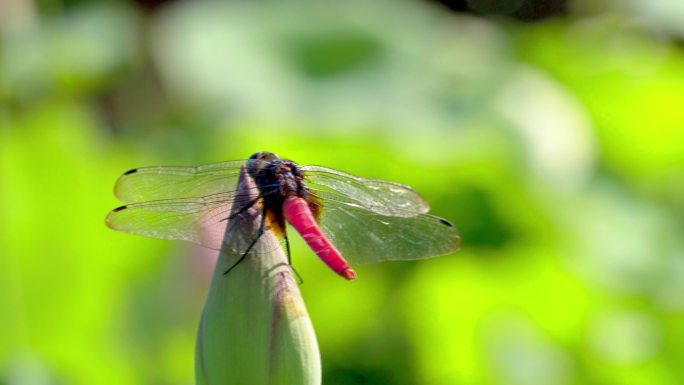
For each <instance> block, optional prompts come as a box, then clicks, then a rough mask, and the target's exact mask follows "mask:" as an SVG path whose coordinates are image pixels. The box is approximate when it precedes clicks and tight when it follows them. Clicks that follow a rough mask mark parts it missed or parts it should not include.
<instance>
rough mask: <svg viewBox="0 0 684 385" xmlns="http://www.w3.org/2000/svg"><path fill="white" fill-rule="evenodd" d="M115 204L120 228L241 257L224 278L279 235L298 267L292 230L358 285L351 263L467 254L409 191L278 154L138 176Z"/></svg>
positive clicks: (124, 180)
mask: <svg viewBox="0 0 684 385" xmlns="http://www.w3.org/2000/svg"><path fill="white" fill-rule="evenodd" d="M241 175H243V177H244V175H247V176H248V178H250V179H251V180H250V182H251V184H250V187H248V188H247V190H248V192H251V194H247V195H245V194H244V191H243V192H242V193H241V192H240V189H239V188H238V185H239V181H240V178H241ZM243 190H244V189H243ZM115 195H116V196H117V197H118V198H119V199H120V200H121V201H123V202H124V203H125V205H124V206H120V207H117V208H115V209H114V210H112V211H111V212H110V213H109V214H108V216H107V218H106V223H107V225H108V226H109V227H110V228H112V229H114V230H118V231H122V232H125V233H132V234H138V235H142V236H147V237H152V238H160V239H172V240H184V241H190V242H194V243H197V244H200V245H202V246H205V247H208V248H210V249H215V250H227V251H229V252H232V253H234V254H236V255H239V256H240V257H239V259H238V260H237V262H235V263H234V264H233V265H232V266H231V267H230V268H228V269H227V270H226V271H225V272H224V274H227V273H228V272H230V271H231V270H232V269H233V268H235V267H236V266H237V265H238V264H239V263H240V262H242V261H243V260H244V259H245V258H246V257H247V256H248V255H249V254H250V252H253V251H254V250H259V248H258V247H255V246H257V245H258V243H259V242H260V241H261V240H262V239H263V235H264V234H265V233H266V232H269V231H271V232H273V233H275V234H276V235H278V236H280V238H281V239H284V243H285V247H286V250H287V257H288V263H289V264H290V266H291V257H290V243H289V239H288V237H287V228H286V227H287V226H286V224H288V223H289V224H290V226H292V227H293V228H294V229H295V230H296V231H297V232H298V233H299V234H300V235H301V237H302V238H303V239H304V241H305V242H306V243H307V244H308V245H309V246H310V247H311V249H312V250H313V251H314V253H315V254H316V255H318V257H319V258H320V259H321V260H322V261H323V262H324V263H325V264H327V265H328V266H329V267H330V268H331V269H332V270H333V271H334V272H335V273H337V274H338V275H340V276H342V277H344V278H346V279H348V280H353V279H355V278H357V274H356V272H355V271H354V269H353V268H352V267H351V264H366V263H376V262H383V261H390V260H418V259H427V258H431V257H436V256H441V255H446V254H451V253H454V252H455V251H457V250H458V249H459V248H460V245H461V237H460V235H459V233H458V230H457V229H456V227H455V226H454V225H453V224H452V223H451V222H449V221H448V220H446V219H443V218H440V217H437V216H433V215H431V214H428V212H429V210H430V206H429V205H428V203H427V202H426V201H425V199H423V198H422V197H421V196H420V194H418V192H416V191H415V190H414V189H412V188H411V187H409V186H406V185H403V184H400V183H396V182H390V181H385V180H380V179H368V178H361V177H357V176H354V175H351V174H347V173H345V172H343V171H338V170H335V169H332V168H328V167H322V166H316V165H303V166H300V165H298V164H297V163H295V162H293V161H291V160H287V159H281V158H280V157H279V156H278V155H276V154H274V153H271V152H258V153H255V154H254V155H252V156H251V157H250V158H249V159H246V160H235V161H226V162H219V163H212V164H206V165H202V166H196V167H195V166H188V167H177V166H155V167H141V168H135V169H132V170H129V171H127V172H125V173H124V174H123V175H121V177H120V178H119V179H118V180H117V182H116V185H115ZM249 210H251V211H252V212H253V211H254V210H256V211H257V212H258V214H259V215H258V216H257V217H258V218H260V219H259V220H258V222H259V223H258V225H256V226H254V225H248V224H247V223H246V221H247V220H248V215H247V213H248V211H249ZM249 218H252V219H251V223H253V222H254V219H253V218H254V217H253V216H252V217H249ZM277 247H280V244H278V246H277ZM350 263H351V264H350Z"/></svg>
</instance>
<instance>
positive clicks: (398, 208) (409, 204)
mask: <svg viewBox="0 0 684 385" xmlns="http://www.w3.org/2000/svg"><path fill="white" fill-rule="evenodd" d="M302 169H303V170H304V171H305V173H306V176H307V185H308V186H309V187H311V188H312V189H313V190H315V191H321V192H325V193H327V194H328V196H329V197H331V198H334V199H335V200H337V201H340V202H346V203H349V204H356V205H360V206H361V207H364V208H366V209H368V210H371V211H373V212H375V213H377V214H382V215H390V216H401V217H411V216H415V215H418V214H424V213H427V212H428V211H429V210H430V206H429V205H428V203H427V202H426V201H425V200H424V199H423V197H421V196H420V194H418V192H416V191H415V190H414V189H412V188H411V187H409V186H406V185H403V184H400V183H395V182H389V181H385V180H379V179H365V178H360V177H357V176H354V175H350V174H347V173H344V172H342V171H338V170H333V169H331V168H327V167H322V166H303V167H302Z"/></svg>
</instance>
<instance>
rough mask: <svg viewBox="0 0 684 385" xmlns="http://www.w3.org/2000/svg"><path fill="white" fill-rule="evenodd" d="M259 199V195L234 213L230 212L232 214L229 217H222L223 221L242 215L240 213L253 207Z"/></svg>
mask: <svg viewBox="0 0 684 385" xmlns="http://www.w3.org/2000/svg"><path fill="white" fill-rule="evenodd" d="M257 201H259V197H256V198H254V199H252V200H251V201H249V202H247V204H246V205H245V206H244V207H243V208H241V209H240V210H238V211H236V212H234V213H233V214H230V216H229V217H228V218H223V219H221V221H229V220H231V219H234V218H235V217H237V216H238V215H240V214H242V213H244V212H245V211H247V210H249V208H250V207H252V206H254V204H255V203H257Z"/></svg>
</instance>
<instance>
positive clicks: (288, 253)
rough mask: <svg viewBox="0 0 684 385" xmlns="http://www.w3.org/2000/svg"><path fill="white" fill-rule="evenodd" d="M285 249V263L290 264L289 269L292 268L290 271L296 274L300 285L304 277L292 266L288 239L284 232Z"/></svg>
mask: <svg viewBox="0 0 684 385" xmlns="http://www.w3.org/2000/svg"><path fill="white" fill-rule="evenodd" d="M285 251H286V252H287V264H288V265H290V269H292V271H293V272H294V273H295V275H296V276H297V281H298V283H299V284H300V285H302V284H304V279H303V278H302V276H301V275H299V272H297V270H295V268H294V266H292V254H291V253H290V239H289V238H288V237H287V233H285Z"/></svg>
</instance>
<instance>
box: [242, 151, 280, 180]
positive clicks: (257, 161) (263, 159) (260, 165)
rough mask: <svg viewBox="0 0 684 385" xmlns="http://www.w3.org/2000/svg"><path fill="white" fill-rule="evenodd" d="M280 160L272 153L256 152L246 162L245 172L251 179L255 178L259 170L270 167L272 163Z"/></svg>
mask: <svg viewBox="0 0 684 385" xmlns="http://www.w3.org/2000/svg"><path fill="white" fill-rule="evenodd" d="M277 160H280V157H279V156H278V155H277V154H274V153H272V152H266V151H262V152H257V153H256V154H254V155H252V156H250V157H249V159H248V160H247V172H248V173H249V175H251V176H252V177H254V176H256V175H257V174H258V173H259V172H260V171H261V170H263V169H265V168H266V167H268V166H269V165H271V164H272V163H273V162H274V161H277Z"/></svg>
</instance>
